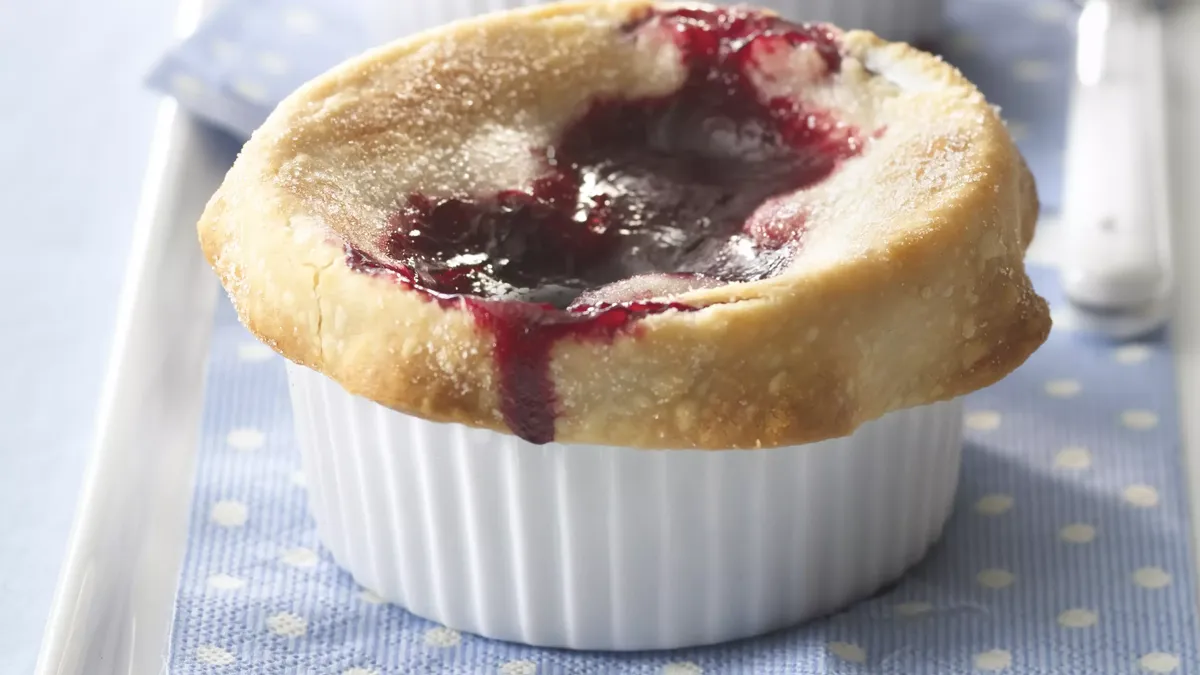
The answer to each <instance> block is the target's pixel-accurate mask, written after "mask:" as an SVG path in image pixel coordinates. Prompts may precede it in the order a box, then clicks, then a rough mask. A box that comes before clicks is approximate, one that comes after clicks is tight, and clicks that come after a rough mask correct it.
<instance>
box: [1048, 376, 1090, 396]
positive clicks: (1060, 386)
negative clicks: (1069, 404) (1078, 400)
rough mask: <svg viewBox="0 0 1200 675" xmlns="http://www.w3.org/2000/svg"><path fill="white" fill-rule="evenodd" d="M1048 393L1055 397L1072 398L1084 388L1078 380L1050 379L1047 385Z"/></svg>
mask: <svg viewBox="0 0 1200 675" xmlns="http://www.w3.org/2000/svg"><path fill="white" fill-rule="evenodd" d="M1045 389H1046V393H1047V394H1049V395H1050V396H1053V397H1054V398H1071V397H1072V396H1077V395H1078V394H1079V392H1080V391H1082V390H1083V386H1082V385H1080V384H1079V382H1078V381H1077V380H1050V381H1049V382H1047V383H1046V385H1045Z"/></svg>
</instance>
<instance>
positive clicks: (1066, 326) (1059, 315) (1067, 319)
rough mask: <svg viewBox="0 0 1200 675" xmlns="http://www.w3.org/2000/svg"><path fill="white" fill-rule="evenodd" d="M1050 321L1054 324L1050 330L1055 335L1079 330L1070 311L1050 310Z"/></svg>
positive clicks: (1076, 321) (1077, 323)
mask: <svg viewBox="0 0 1200 675" xmlns="http://www.w3.org/2000/svg"><path fill="white" fill-rule="evenodd" d="M1050 320H1051V321H1052V322H1053V324H1054V326H1053V328H1052V330H1053V331H1054V332H1056V333H1059V332H1066V331H1073V330H1075V329H1077V328H1079V322H1078V320H1077V319H1076V318H1075V315H1074V314H1073V313H1071V311H1070V310H1065V309H1052V310H1050Z"/></svg>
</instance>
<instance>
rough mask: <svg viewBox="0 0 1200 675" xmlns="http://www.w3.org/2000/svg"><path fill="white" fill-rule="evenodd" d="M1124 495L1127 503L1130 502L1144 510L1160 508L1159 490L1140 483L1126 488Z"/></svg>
mask: <svg viewBox="0 0 1200 675" xmlns="http://www.w3.org/2000/svg"><path fill="white" fill-rule="evenodd" d="M1122 494H1123V495H1124V496H1125V501H1127V502H1129V503H1130V504H1132V505H1133V506H1137V507H1139V508H1143V509H1148V508H1151V507H1153V506H1158V490H1155V489H1154V488H1152V487H1150V486H1149V485H1142V484H1140V483H1138V484H1136V485H1130V486H1129V487H1127V488H1125V491H1124V492H1123V493H1122Z"/></svg>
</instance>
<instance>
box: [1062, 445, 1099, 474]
mask: <svg viewBox="0 0 1200 675" xmlns="http://www.w3.org/2000/svg"><path fill="white" fill-rule="evenodd" d="M1091 465H1092V453H1091V451H1090V450H1088V449H1087V448H1085V447H1082V446H1078V445H1072V446H1069V447H1066V448H1063V449H1062V450H1059V451H1058V454H1057V455H1055V456H1054V466H1055V467H1056V468H1059V469H1071V470H1075V471H1079V470H1083V469H1086V468H1088V467H1090V466H1091Z"/></svg>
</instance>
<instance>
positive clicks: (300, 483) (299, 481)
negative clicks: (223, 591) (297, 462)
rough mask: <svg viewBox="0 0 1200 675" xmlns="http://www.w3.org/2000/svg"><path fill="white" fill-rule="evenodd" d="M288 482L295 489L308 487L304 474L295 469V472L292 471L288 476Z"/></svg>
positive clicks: (306, 477)
mask: <svg viewBox="0 0 1200 675" xmlns="http://www.w3.org/2000/svg"><path fill="white" fill-rule="evenodd" d="M288 480H289V481H291V483H292V485H295V486H296V487H299V488H306V487H308V476H305V475H304V472H303V471H301V470H300V469H296V470H295V471H293V472H292V473H291V474H290V475H289V476H288Z"/></svg>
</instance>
